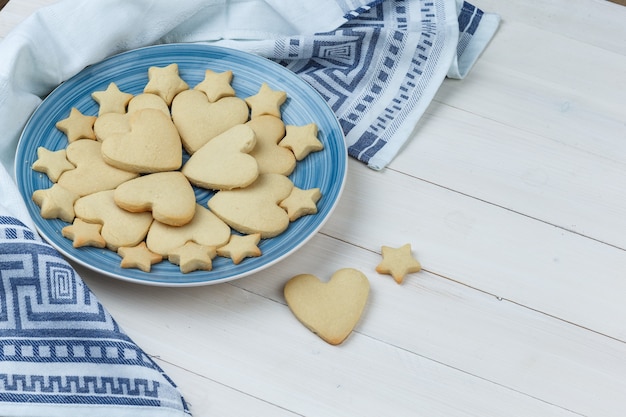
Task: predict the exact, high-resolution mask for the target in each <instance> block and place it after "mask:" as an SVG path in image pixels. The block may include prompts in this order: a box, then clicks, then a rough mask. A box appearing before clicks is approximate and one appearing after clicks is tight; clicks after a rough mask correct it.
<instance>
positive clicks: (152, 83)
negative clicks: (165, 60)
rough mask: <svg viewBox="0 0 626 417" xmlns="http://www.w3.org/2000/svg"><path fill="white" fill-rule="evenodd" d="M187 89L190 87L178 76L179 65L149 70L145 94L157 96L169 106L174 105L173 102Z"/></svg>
mask: <svg viewBox="0 0 626 417" xmlns="http://www.w3.org/2000/svg"><path fill="white" fill-rule="evenodd" d="M187 89H189V85H188V84H187V83H186V82H185V81H184V80H183V79H182V78H180V75H179V74H178V64H175V63H174V64H170V65H167V66H165V67H150V68H148V83H147V84H146V86H145V87H144V89H143V92H144V93H151V94H156V95H157V96H159V97H161V98H162V99H163V100H164V101H165V103H167V105H168V106H169V105H170V104H172V100H173V99H174V97H176V95H177V94H178V93H180V92H182V91H185V90H187Z"/></svg>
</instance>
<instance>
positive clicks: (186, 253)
mask: <svg viewBox="0 0 626 417" xmlns="http://www.w3.org/2000/svg"><path fill="white" fill-rule="evenodd" d="M215 255H216V252H215V247H213V246H205V245H198V244H197V243H196V242H187V243H185V244H184V245H183V246H181V247H179V248H176V249H174V250H173V251H172V252H171V253H170V254H169V256H168V260H169V261H170V262H171V263H173V264H176V265H178V266H179V267H180V272H182V273H183V274H187V273H189V272H193V271H198V270H202V271H210V270H211V269H212V268H213V261H212V260H213V258H215Z"/></svg>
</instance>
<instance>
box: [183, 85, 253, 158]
mask: <svg viewBox="0 0 626 417" xmlns="http://www.w3.org/2000/svg"><path fill="white" fill-rule="evenodd" d="M172 120H173V121H174V124H175V125H176V127H177V128H178V131H179V132H180V137H181V140H182V142H183V146H184V147H185V150H186V151H187V152H188V153H189V154H193V153H194V152H196V151H197V150H198V149H200V148H201V147H202V146H203V145H204V144H205V143H207V142H208V141H210V140H211V139H213V138H214V137H216V136H217V135H219V134H220V133H224V132H225V131H227V130H228V129H230V128H231V127H233V126H236V125H239V124H242V123H245V122H246V121H247V120H248V106H247V105H246V103H245V102H244V101H243V100H242V99H240V98H238V97H224V98H222V99H220V100H218V101H216V102H215V103H211V102H209V99H208V98H207V96H206V94H204V93H203V92H202V91H200V90H188V91H183V92H182V93H180V94H179V95H177V96H176V98H175V99H174V101H173V102H172Z"/></svg>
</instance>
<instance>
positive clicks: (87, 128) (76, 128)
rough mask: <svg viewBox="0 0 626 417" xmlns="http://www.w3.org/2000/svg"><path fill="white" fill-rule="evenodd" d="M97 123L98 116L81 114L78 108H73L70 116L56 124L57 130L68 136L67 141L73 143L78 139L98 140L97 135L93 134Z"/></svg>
mask: <svg viewBox="0 0 626 417" xmlns="http://www.w3.org/2000/svg"><path fill="white" fill-rule="evenodd" d="M95 121H96V116H89V115H85V114H83V113H81V112H80V110H78V109H77V108H76V107H72V109H71V110H70V115H69V116H68V117H67V118H65V119H63V120H59V121H58V122H57V123H56V128H57V129H59V130H60V131H61V132H63V133H65V135H66V136H67V141H68V142H70V143H72V142H74V141H76V140H78V139H92V140H95V139H96V135H95V133H94V132H93V124H94V123H95Z"/></svg>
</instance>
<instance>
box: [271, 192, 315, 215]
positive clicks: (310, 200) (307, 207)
mask: <svg viewBox="0 0 626 417" xmlns="http://www.w3.org/2000/svg"><path fill="white" fill-rule="evenodd" d="M321 197H322V193H321V192H320V189H319V188H311V189H308V190H302V189H300V188H298V187H293V189H292V190H291V194H289V197H287V198H286V199H284V200H283V201H281V202H280V204H279V206H280V207H282V208H284V209H285V210H287V215H289V220H290V221H294V220H296V219H298V218H300V217H302V216H306V215H307V214H315V213H317V202H318V201H319V199H320V198H321Z"/></svg>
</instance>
